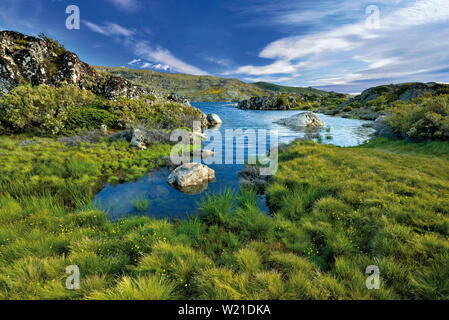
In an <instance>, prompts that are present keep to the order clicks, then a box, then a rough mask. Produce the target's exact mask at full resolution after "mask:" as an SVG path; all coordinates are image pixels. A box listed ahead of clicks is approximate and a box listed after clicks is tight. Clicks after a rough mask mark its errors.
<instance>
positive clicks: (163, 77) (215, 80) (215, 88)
mask: <svg viewBox="0 0 449 320" xmlns="http://www.w3.org/2000/svg"><path fill="white" fill-rule="evenodd" d="M95 68H96V69H97V71H103V72H109V73H111V74H113V75H116V76H120V77H123V78H125V79H127V80H129V81H131V82H133V83H135V84H137V85H139V86H143V87H147V88H152V89H155V90H157V91H160V92H163V93H167V94H170V93H176V94H177V95H180V96H184V97H186V98H187V99H189V100H190V101H197V102H219V101H240V100H243V99H249V98H251V97H253V96H267V95H270V94H272V93H290V94H307V93H309V94H310V93H313V94H322V95H326V94H328V92H325V91H321V90H317V89H313V88H296V87H283V86H279V85H275V84H271V83H264V82H259V83H254V84H253V83H246V82H243V81H240V80H237V79H227V78H219V77H213V76H194V75H188V74H181V73H163V72H156V71H152V70H141V69H129V68H125V67H120V68H111V67H95Z"/></svg>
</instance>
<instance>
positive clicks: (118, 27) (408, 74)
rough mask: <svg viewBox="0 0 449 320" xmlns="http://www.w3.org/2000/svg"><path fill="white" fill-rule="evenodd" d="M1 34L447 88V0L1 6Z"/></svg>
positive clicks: (91, 59) (117, 52) (91, 57)
mask: <svg viewBox="0 0 449 320" xmlns="http://www.w3.org/2000/svg"><path fill="white" fill-rule="evenodd" d="M68 5H77V6H78V7H79V8H80V15H81V28H80V30H68V29H67V28H66V27H65V20H66V18H67V17H68V15H67V14H66V13H65V9H66V7H67V6H68ZM373 6H374V7H373ZM0 29H6V30H16V31H20V32H23V33H27V34H31V35H37V34H39V33H40V32H44V33H46V34H47V35H48V36H50V37H53V38H55V39H57V40H59V41H60V42H61V43H63V44H64V45H65V46H66V48H68V49H69V50H71V51H74V52H76V53H77V54H78V55H79V56H80V57H81V59H82V60H84V61H86V62H88V63H90V64H94V65H104V66H127V67H131V68H144V69H152V70H156V71H164V72H182V73H190V74H209V75H216V76H220V77H229V78H238V79H241V80H243V81H247V82H256V81H269V82H273V83H277V84H282V85H291V86H313V87H318V88H323V89H328V90H335V91H340V92H350V93H355V92H360V91H362V90H363V89H365V88H368V87H371V86H374V85H379V84H388V83H400V82H407V81H423V82H428V81H435V82H449V0H377V1H375V0H373V1H366V0H332V1H331V0H321V1H320V0H303V1H300V0H296V1H292V0H285V1H279V0H278V1H272V0H270V1H268V0H258V1H256V0H234V1H230V0H220V1H219V0H188V1H187V0H177V1H174V0H163V1H162V0H161V1H159V0H95V1H76V0H1V2H0Z"/></svg>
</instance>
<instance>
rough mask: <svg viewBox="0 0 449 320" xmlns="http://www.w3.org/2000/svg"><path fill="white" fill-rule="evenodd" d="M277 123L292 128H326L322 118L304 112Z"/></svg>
mask: <svg viewBox="0 0 449 320" xmlns="http://www.w3.org/2000/svg"><path fill="white" fill-rule="evenodd" d="M275 123H279V124H283V125H286V126H292V127H302V128H311V129H313V128H316V129H318V128H322V127H324V125H325V124H324V121H323V120H321V118H320V117H318V116H317V115H315V114H314V113H313V112H302V113H298V114H296V115H294V116H292V117H290V118H285V119H280V120H278V121H276V122H275Z"/></svg>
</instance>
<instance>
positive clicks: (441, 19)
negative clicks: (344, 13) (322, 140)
mask: <svg viewBox="0 0 449 320" xmlns="http://www.w3.org/2000/svg"><path fill="white" fill-rule="evenodd" d="M325 2H326V1H325ZM362 2H364V1H362ZM377 2H381V3H384V5H383V6H382V7H381V20H380V25H379V27H378V28H372V26H369V25H367V24H366V21H365V20H366V15H365V10H364V7H362V8H359V14H358V15H357V17H358V19H357V20H355V21H352V22H351V23H346V24H344V25H341V26H339V27H337V28H330V29H329V30H321V31H319V30H318V31H317V30H313V29H312V30H309V31H308V32H307V33H306V34H301V35H297V36H288V37H285V38H282V39H279V40H276V41H273V42H271V43H269V44H268V45H267V46H266V47H265V48H264V49H263V50H262V51H261V52H260V53H259V58H261V59H267V60H271V62H270V63H269V64H265V65H246V66H241V67H239V68H237V69H234V70H231V71H228V72H227V74H237V75H242V76H264V75H285V76H289V75H290V76H296V77H297V79H298V80H299V79H300V77H301V76H300V73H304V71H305V70H314V71H315V72H314V73H313V75H309V76H308V77H306V78H307V81H308V82H309V83H312V82H313V83H315V84H322V85H344V84H350V83H361V81H364V82H366V83H368V82H375V81H376V79H377V80H379V81H385V79H388V80H389V81H402V80H404V81H409V80H410V79H415V78H416V79H426V78H431V79H436V76H433V77H429V76H426V75H429V74H432V75H435V74H437V76H438V77H439V78H440V79H443V80H444V79H446V81H447V80H448V79H449V77H448V75H449V73H448V72H447V71H446V72H443V71H441V72H440V73H438V70H443V69H442V68H443V67H444V66H447V64H448V62H449V54H448V52H449V1H447V0H396V1H390V2H386V1H377ZM314 3H315V4H316V6H317V7H318V9H321V8H320V7H319V6H320V3H318V2H314ZM353 4H354V1H348V0H345V1H342V2H339V3H338V4H336V5H335V2H334V7H335V6H342V7H343V8H344V7H347V8H350V7H351V5H353ZM339 10H340V9H338V8H334V9H332V8H328V11H327V13H324V12H318V10H309V11H306V12H305V13H304V12H289V13H286V12H283V13H282V14H281V15H280V16H282V17H283V19H282V22H281V21H277V19H276V18H272V19H271V22H272V23H279V24H281V23H284V24H289V25H300V24H301V23H304V22H305V21H308V20H309V17H308V16H314V17H317V18H319V19H318V20H320V19H327V17H329V16H330V15H333V14H335V12H339ZM312 11H313V12H312ZM306 13H307V14H306ZM286 17H288V18H287V19H286ZM278 18H279V16H278ZM337 20H338V19H337ZM327 25H329V24H327ZM330 25H331V24H330ZM435 39H438V41H435ZM319 61H325V62H329V63H327V65H326V67H323V66H322V65H321V66H320V63H317V62H319ZM301 80H302V81H304V77H302V78H301ZM436 80H438V79H436Z"/></svg>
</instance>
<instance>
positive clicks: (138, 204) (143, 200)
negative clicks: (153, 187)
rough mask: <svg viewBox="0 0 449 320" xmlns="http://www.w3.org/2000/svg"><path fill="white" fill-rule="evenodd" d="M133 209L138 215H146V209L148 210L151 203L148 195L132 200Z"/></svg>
mask: <svg viewBox="0 0 449 320" xmlns="http://www.w3.org/2000/svg"><path fill="white" fill-rule="evenodd" d="M133 204H134V207H135V208H136V210H137V212H139V213H142V214H144V213H148V209H149V208H150V205H151V202H150V200H149V199H148V195H146V194H144V195H142V196H140V197H138V198H136V199H134V200H133Z"/></svg>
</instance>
